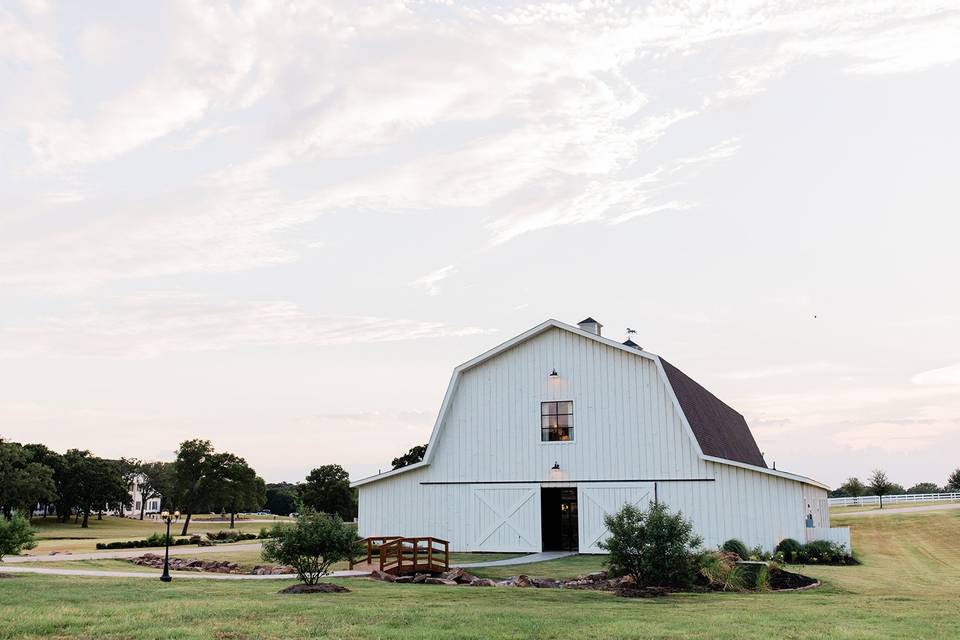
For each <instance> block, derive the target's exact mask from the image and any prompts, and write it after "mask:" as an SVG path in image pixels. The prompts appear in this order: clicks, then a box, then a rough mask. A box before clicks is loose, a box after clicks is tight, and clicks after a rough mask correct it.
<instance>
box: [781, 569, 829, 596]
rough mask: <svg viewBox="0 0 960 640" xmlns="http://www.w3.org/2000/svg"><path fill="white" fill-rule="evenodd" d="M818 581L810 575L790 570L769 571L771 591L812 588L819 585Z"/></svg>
mask: <svg viewBox="0 0 960 640" xmlns="http://www.w3.org/2000/svg"><path fill="white" fill-rule="evenodd" d="M819 585H820V581H819V580H817V579H816V578H811V577H810V576H805V575H803V574H800V573H793V572H791V571H784V570H783V569H780V570H779V571H771V572H770V590H771V591H794V590H796V589H812V588H813V587H816V586H819Z"/></svg>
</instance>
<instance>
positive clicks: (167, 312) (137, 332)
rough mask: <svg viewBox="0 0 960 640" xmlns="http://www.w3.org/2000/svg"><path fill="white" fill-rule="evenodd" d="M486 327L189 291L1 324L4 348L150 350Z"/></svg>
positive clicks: (13, 353) (32, 351) (70, 352)
mask: <svg viewBox="0 0 960 640" xmlns="http://www.w3.org/2000/svg"><path fill="white" fill-rule="evenodd" d="M485 332H486V330H484V329H482V328H479V327H469V326H468V327H452V326H448V325H445V324H443V323H440V322H428V321H419V320H406V319H391V318H379V317H365V316H358V317H335V316H327V315H323V314H318V313H314V312H310V311H307V310H304V309H302V308H301V307H299V306H298V305H295V304H293V303H290V302H282V301H262V302H250V301H239V300H227V299H211V298H207V297H203V296H199V295H188V294H153V295H148V296H142V297H134V298H126V299H123V300H121V301H119V304H118V305H116V306H111V307H108V308H107V309H106V310H90V311H87V312H81V313H77V314H74V315H70V316H51V317H47V318H44V319H42V320H40V321H38V322H35V323H33V324H31V325H29V326H10V325H7V326H2V327H0V356H7V357H25V356H31V355H47V356H86V357H105V358H145V357H154V356H159V355H163V354H165V353H175V352H195V351H218V350H225V349H231V348H237V347H243V346H279V345H303V346H329V345H341V344H359V343H378V342H394V341H401V340H419V339H425V338H444V337H459V336H469V335H477V334H481V333H485Z"/></svg>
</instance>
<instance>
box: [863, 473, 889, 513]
mask: <svg viewBox="0 0 960 640" xmlns="http://www.w3.org/2000/svg"><path fill="white" fill-rule="evenodd" d="M867 487H868V488H869V489H870V491H871V493H872V495H875V496H880V508H881V509H883V496H885V495H887V494H889V493H890V492H891V489H892V488H893V483H891V482H890V479H889V478H887V473H886V472H885V471H883V470H882V469H874V470H873V473H871V474H870V478H869V479H868V481H867Z"/></svg>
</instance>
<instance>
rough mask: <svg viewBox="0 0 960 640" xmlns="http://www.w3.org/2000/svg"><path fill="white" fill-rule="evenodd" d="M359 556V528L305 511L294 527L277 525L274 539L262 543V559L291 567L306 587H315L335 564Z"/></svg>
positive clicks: (338, 519)
mask: <svg viewBox="0 0 960 640" xmlns="http://www.w3.org/2000/svg"><path fill="white" fill-rule="evenodd" d="M359 554H360V539H359V538H358V537H357V532H356V529H354V528H353V527H349V526H347V525H346V524H344V522H343V520H341V519H340V516H337V515H334V516H329V515H327V514H325V513H317V512H316V511H313V510H304V512H303V513H302V514H301V515H300V516H299V517H297V521H296V523H295V524H293V525H292V526H291V525H289V524H285V523H282V524H281V523H278V524H276V525H274V527H273V531H272V532H271V538H270V539H269V540H267V541H266V542H264V543H263V559H264V560H267V561H268V562H277V563H279V564H284V565H289V566H291V567H293V568H294V569H296V570H297V576H298V577H299V578H300V580H301V581H302V582H305V583H306V584H316V583H317V582H318V581H319V580H320V578H321V577H322V576H323V575H324V574H326V573H327V570H328V569H329V568H330V565H332V564H333V563H334V562H339V561H341V560H348V559H352V558H354V557H356V556H358V555H359Z"/></svg>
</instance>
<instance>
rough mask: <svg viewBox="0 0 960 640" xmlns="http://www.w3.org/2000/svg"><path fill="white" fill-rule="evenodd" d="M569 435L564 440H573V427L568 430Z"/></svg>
mask: <svg viewBox="0 0 960 640" xmlns="http://www.w3.org/2000/svg"><path fill="white" fill-rule="evenodd" d="M566 435H567V437H566V438H564V440H573V427H570V428H569V429H567V430H566Z"/></svg>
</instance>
